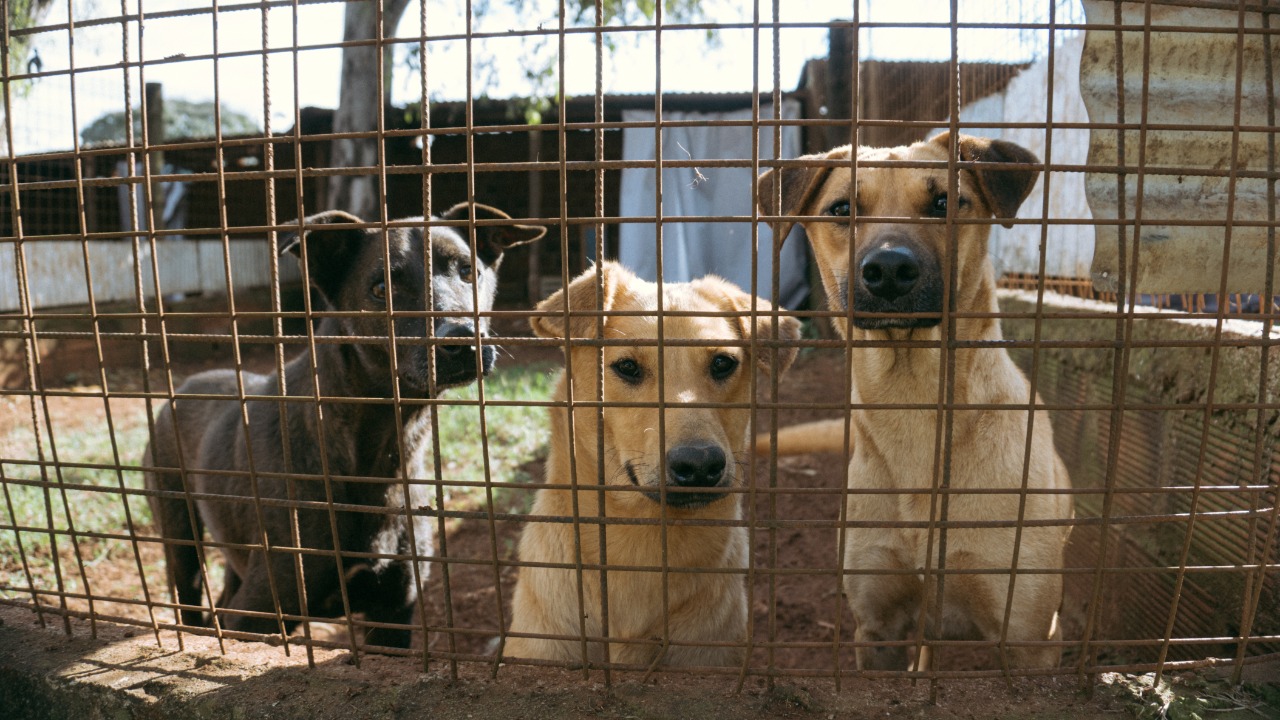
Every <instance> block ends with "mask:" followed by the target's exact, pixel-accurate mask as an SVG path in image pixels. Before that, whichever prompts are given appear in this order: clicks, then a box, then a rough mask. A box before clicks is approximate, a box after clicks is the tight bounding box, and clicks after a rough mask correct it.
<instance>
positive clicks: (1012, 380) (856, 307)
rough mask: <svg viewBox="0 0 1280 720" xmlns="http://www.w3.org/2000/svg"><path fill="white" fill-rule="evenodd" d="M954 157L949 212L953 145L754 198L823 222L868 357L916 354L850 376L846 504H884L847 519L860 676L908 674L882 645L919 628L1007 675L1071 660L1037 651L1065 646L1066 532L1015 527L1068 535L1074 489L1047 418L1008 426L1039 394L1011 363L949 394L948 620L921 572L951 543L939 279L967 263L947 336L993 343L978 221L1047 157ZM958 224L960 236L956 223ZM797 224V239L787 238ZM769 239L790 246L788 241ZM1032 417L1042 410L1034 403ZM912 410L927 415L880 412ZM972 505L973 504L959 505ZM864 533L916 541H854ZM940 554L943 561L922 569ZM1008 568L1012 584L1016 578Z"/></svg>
mask: <svg viewBox="0 0 1280 720" xmlns="http://www.w3.org/2000/svg"><path fill="white" fill-rule="evenodd" d="M955 141H956V145H957V146H958V147H957V150H958V152H959V155H958V159H959V161H960V162H961V163H962V164H961V165H960V170H959V174H958V177H957V178H956V187H955V190H956V192H955V194H954V195H951V194H950V193H949V189H950V183H949V182H948V181H949V178H948V172H947V167H946V163H947V160H948V155H949V153H950V152H951V142H952V141H951V138H950V136H949V135H947V134H943V135H940V136H938V137H935V138H933V139H932V140H928V141H923V142H918V143H915V144H914V145H910V146H907V147H897V148H859V149H858V160H859V162H860V163H862V162H874V161H894V160H901V161H912V162H918V161H935V162H937V163H939V164H938V166H937V167H924V168H922V167H894V166H878V167H865V166H862V165H859V167H858V173H857V187H856V188H854V187H852V176H853V174H852V172H851V168H850V167H849V165H847V164H842V165H835V166H831V165H830V164H828V165H827V166H825V167H821V166H811V167H796V168H790V167H788V168H784V169H781V170H771V171H769V172H766V173H764V174H763V175H761V176H760V179H759V181H758V183H757V193H758V196H757V199H758V202H759V205H760V209H761V212H762V213H763V214H764V215H768V216H797V215H799V216H805V215H807V216H825V217H824V219H823V220H813V221H807V222H804V223H803V224H804V227H805V231H806V232H807V234H808V236H809V241H810V243H811V244H812V246H813V250H814V254H815V256H816V258H817V264H818V267H819V269H820V270H821V273H822V283H823V287H824V289H825V290H826V294H827V298H828V301H829V305H830V307H831V309H832V310H834V311H838V312H840V313H847V312H848V304H849V302H850V301H851V300H852V304H853V308H852V319H853V322H852V327H850V326H849V322H848V319H847V318H844V317H842V318H838V319H836V321H835V324H836V329H837V331H838V332H839V333H840V334H841V335H844V336H848V337H851V338H852V339H853V340H856V341H878V342H881V343H883V342H886V341H902V342H910V343H912V344H911V345H909V346H903V347H885V346H883V345H881V346H874V345H873V346H862V345H857V346H855V347H854V350H853V360H852V363H851V367H850V373H851V375H852V383H851V384H852V388H853V392H852V398H851V401H852V402H853V403H854V404H855V405H861V406H862V407H860V408H858V409H855V410H853V411H852V414H851V417H850V420H849V426H850V438H849V439H850V448H851V454H852V460H851V462H850V464H849V478H848V483H849V487H850V488H852V489H856V490H862V491H865V490H872V491H882V492H872V493H867V494H863V493H857V494H851V495H850V496H849V499H848V503H847V515H848V519H849V521H850V522H851V523H852V524H853V525H854V526H853V527H849V528H847V529H846V530H845V544H844V548H843V555H844V566H845V569H846V573H847V574H846V575H845V591H846V594H847V597H848V599H849V604H850V606H851V608H852V610H853V615H854V617H855V619H856V620H857V623H858V625H857V630H856V633H855V639H856V640H857V641H859V642H882V641H883V642H885V643H886V644H885V645H876V646H871V645H867V646H860V647H859V648H858V652H857V657H858V666H859V667H861V668H864V669H906V668H908V667H910V666H912V664H913V663H912V662H911V657H910V656H911V653H910V652H909V651H908V646H909V645H911V643H910V642H903V643H902V644H899V645H893V644H888V643H892V642H893V641H909V640H911V639H914V638H915V637H917V631H918V629H919V628H920V625H919V623H920V622H922V621H923V623H924V625H923V630H924V634H925V636H926V637H932V635H933V630H934V627H935V621H936V620H937V619H938V615H937V613H941V631H942V632H941V634H942V635H943V637H946V638H977V639H986V640H997V639H1004V640H1005V641H1006V644H1005V645H1004V649H1005V650H1006V651H1007V656H1004V657H1002V658H1001V659H1002V662H1007V663H1008V664H1010V665H1012V666H1015V667H1051V666H1056V665H1057V663H1058V661H1059V659H1060V656H1061V649H1060V648H1059V647H1057V646H1055V645H1049V644H1039V645H1036V644H1025V643H1027V642H1029V641H1046V640H1058V639H1060V636H1061V633H1060V630H1059V628H1058V608H1059V606H1060V604H1061V601H1062V576H1061V574H1060V573H1059V571H1060V570H1061V568H1062V564H1063V548H1064V546H1065V543H1066V539H1067V535H1068V532H1069V528H1068V527H1066V526H1064V525H1061V524H1059V525H1043V526H1034V527H1024V528H1023V529H1022V530H1021V531H1020V534H1019V530H1018V529H1017V528H1016V527H1015V525H1016V524H1017V521H1018V520H1019V518H1020V517H1021V518H1023V519H1025V520H1026V521H1046V520H1047V521H1064V520H1067V519H1069V518H1071V517H1072V501H1071V497H1070V496H1069V494H1067V491H1068V490H1069V489H1070V487H1071V483H1070V479H1069V478H1068V476H1067V471H1066V467H1065V466H1064V465H1063V464H1062V460H1061V459H1060V458H1059V457H1058V454H1057V452H1056V451H1055V450H1054V446H1053V430H1052V428H1051V427H1050V424H1049V416H1048V414H1047V413H1046V412H1045V411H1043V410H1038V411H1036V412H1035V414H1034V418H1032V417H1030V416H1029V414H1028V412H1027V411H1026V410H1024V409H1014V408H1015V407H1016V406H1025V405H1026V404H1027V403H1028V402H1029V401H1030V400H1031V399H1032V392H1031V388H1030V386H1029V384H1028V382H1027V380H1026V378H1025V376H1024V375H1023V374H1022V372H1021V371H1020V370H1019V369H1018V367H1017V366H1016V365H1015V364H1014V363H1013V360H1012V359H1011V358H1010V357H1009V355H1008V353H1007V352H1006V351H1005V350H1004V349H1003V348H1000V347H994V346H987V347H978V348H963V349H958V350H955V353H954V356H955V365H954V367H955V375H954V378H952V379H951V381H950V382H951V385H952V386H953V388H954V407H955V408H957V409H956V410H954V411H953V412H952V414H951V419H952V430H951V455H950V467H949V471H950V474H949V486H950V488H951V490H950V493H951V494H950V495H949V498H948V499H947V503H948V504H947V520H948V522H949V523H952V524H954V523H960V524H961V525H962V526H961V527H951V528H949V529H948V530H947V532H946V556H945V562H944V564H943V567H944V568H945V570H946V571H947V572H948V574H947V575H946V579H945V584H944V596H943V599H942V603H941V604H942V606H941V607H940V608H939V607H937V586H936V580H935V578H936V575H930V576H929V581H928V582H926V581H925V580H924V575H923V568H924V567H925V566H926V565H927V566H929V567H930V568H934V569H937V568H938V567H939V557H938V547H939V540H940V535H939V533H938V532H937V531H935V532H934V533H933V537H932V539H930V538H929V533H928V530H927V527H926V526H927V525H928V524H929V523H930V521H931V519H936V518H937V517H938V515H939V507H938V506H935V505H933V502H932V500H931V492H930V489H931V488H932V487H934V486H935V478H936V477H937V476H938V474H939V473H941V472H942V471H943V468H942V467H941V465H940V462H941V458H942V457H943V456H942V454H941V448H940V446H939V443H940V442H941V441H942V439H943V438H944V435H942V434H940V433H939V432H938V428H939V427H940V425H939V424H940V423H942V422H943V421H944V419H945V418H944V416H943V415H942V414H940V413H939V412H938V411H937V410H936V409H935V408H936V407H937V406H938V404H939V400H940V399H944V398H942V397H941V396H940V394H941V393H943V392H944V388H945V385H944V384H942V383H940V381H939V375H940V373H941V372H942V370H943V365H944V363H945V362H947V358H946V357H945V356H944V355H943V354H942V352H941V351H940V347H941V341H942V338H943V334H942V329H941V327H940V323H941V317H942V311H943V307H944V303H945V302H947V294H948V293H946V292H945V291H944V288H945V287H946V284H945V283H944V274H945V273H947V272H948V271H949V270H951V268H950V263H951V262H952V260H950V259H949V257H948V256H950V258H952V259H953V261H954V263H955V267H954V269H953V270H952V274H951V277H952V278H954V283H955V287H954V288H953V290H952V292H951V293H950V295H951V296H952V297H953V298H954V304H953V305H952V306H951V307H952V308H953V311H954V312H956V313H960V314H962V316H961V317H956V318H954V319H951V320H950V322H951V323H953V324H954V330H955V337H956V340H958V341H960V342H972V341H981V342H987V343H995V342H997V341H999V340H1000V339H1001V334H1000V325H999V321H998V320H997V318H996V317H994V316H977V317H972V316H965V314H979V315H980V314H983V313H996V312H998V310H999V309H998V307H997V305H996V299H995V290H996V284H995V277H994V273H993V272H992V268H991V263H990V261H989V260H988V258H987V237H988V235H989V233H990V224H989V223H983V222H973V221H974V220H979V221H980V220H982V219H984V218H991V217H996V218H1001V219H1007V218H1012V217H1013V216H1014V214H1015V213H1016V212H1017V210H1018V207H1019V206H1020V205H1021V204H1022V202H1023V200H1025V199H1026V197H1027V194H1028V193H1029V192H1030V191H1031V188H1032V186H1033V185H1034V184H1035V182H1036V179H1037V177H1038V176H1039V173H1040V167H1039V165H1040V161H1039V160H1038V159H1037V158H1036V157H1035V155H1033V154H1032V153H1031V152H1029V151H1027V150H1026V149H1024V148H1022V147H1020V146H1018V145H1015V144H1013V143H1009V142H1004V141H1001V140H988V139H986V138H978V137H972V136H966V135H960V136H958V137H957V138H956V139H955ZM850 152H851V147H850V146H845V147H841V148H836V149H835V150H832V151H830V152H829V153H827V154H825V155H814V156H808V157H807V158H802V159H812V160H827V161H830V160H836V161H845V162H848V161H849V159H850ZM988 164H990V165H988ZM779 201H781V205H779ZM854 210H856V215H857V220H856V221H855V223H854V227H853V228H852V231H851V229H850V226H849V216H850V215H851V214H853V213H852V211H854ZM949 215H950V217H951V218H952V219H953V220H954V221H956V222H954V223H953V222H947V221H946V218H948V217H949ZM864 217H866V218H872V217H874V218H877V219H876V220H863V219H862V218H864ZM828 218H829V219H828ZM921 218H933V219H934V221H933V222H928V221H925V222H920V219H921ZM966 221H968V222H966ZM786 225H787V229H789V227H790V223H787V224H786ZM1008 226H1009V224H1008V223H1006V227H1008ZM775 237H779V238H785V237H786V233H785V232H780V233H779V234H777V235H775ZM851 242H852V247H851V246H850V243H851ZM952 243H955V244H954V246H953V245H952ZM1035 400H1036V402H1037V403H1038V402H1039V397H1036V398H1035ZM910 404H914V405H918V406H921V409H887V408H886V409H879V408H877V407H876V406H878V405H898V406H901V405H910ZM967 406H987V407H990V406H1008V407H1010V409H1007V410H1002V409H972V410H968V409H965V408H966V407H967ZM844 428H845V421H844V420H843V419H842V420H838V421H827V422H818V423H809V424H806V425H801V426H796V427H791V428H785V429H784V430H783V431H781V432H780V433H779V437H778V451H779V453H781V454H796V453H801V452H808V451H813V450H830V451H835V452H842V448H843V446H844V437H843V435H844ZM1028 433H1030V442H1028V439H1027V437H1028ZM762 445H763V444H762ZM765 447H766V448H767V445H765ZM1023 488H1026V489H1027V490H1030V491H1031V492H1026V491H1025V490H1024V489H1023ZM969 490H972V491H975V492H972V493H968V492H965V491H969ZM1045 490H1050V491H1053V490H1057V491H1061V492H1060V493H1053V492H1049V493H1045V492H1043V491H1045ZM992 491H996V492H992ZM1001 491H1003V492H1001ZM938 502H939V505H940V504H941V502H942V501H941V500H939V501H938ZM860 523H861V524H865V523H903V524H905V523H912V524H914V526H913V527H894V528H876V527H866V526H862V527H859V526H858V524H860ZM974 523H976V524H977V525H976V526H975V525H974ZM983 524H986V525H985V526H983ZM929 547H932V548H933V550H932V555H933V557H926V555H927V554H928V553H929V550H928V549H927V548H929ZM1011 567H1016V568H1017V573H1016V576H1014V577H1013V578H1012V579H1011V576H1010V572H1009V570H1010V568H1011ZM904 571H905V572H904ZM895 573H896V574H895ZM1010 588H1012V601H1011V602H1010V601H1009V598H1010V592H1011V590H1010ZM1006 606H1007V608H1008V611H1007V613H1006ZM922 608H923V612H922ZM1006 614H1007V627H1006ZM1019 643H1024V644H1019ZM927 664H928V657H927V655H926V656H924V657H919V658H916V659H915V663H914V665H915V666H916V667H921V668H923V667H925V666H927Z"/></svg>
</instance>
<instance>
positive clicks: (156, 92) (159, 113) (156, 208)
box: [142, 82, 165, 230]
mask: <svg viewBox="0 0 1280 720" xmlns="http://www.w3.org/2000/svg"><path fill="white" fill-rule="evenodd" d="M146 99H147V112H146V114H145V115H144V116H143V120H142V121H143V122H144V123H146V130H147V135H146V137H147V145H148V146H150V147H155V146H156V145H161V144H163V143H164V86H163V85H161V84H160V83H158V82H149V83H147V89H146ZM149 157H150V158H151V176H152V178H154V177H155V176H156V175H162V174H163V173H164V151H162V150H152V151H151V152H150V153H149ZM164 205H165V202H164V187H163V186H162V185H161V184H160V182H159V181H158V180H154V179H153V180H152V181H151V213H150V217H151V218H152V219H153V220H154V223H155V227H150V221H148V222H147V225H148V227H149V229H151V230H155V229H157V228H163V227H164Z"/></svg>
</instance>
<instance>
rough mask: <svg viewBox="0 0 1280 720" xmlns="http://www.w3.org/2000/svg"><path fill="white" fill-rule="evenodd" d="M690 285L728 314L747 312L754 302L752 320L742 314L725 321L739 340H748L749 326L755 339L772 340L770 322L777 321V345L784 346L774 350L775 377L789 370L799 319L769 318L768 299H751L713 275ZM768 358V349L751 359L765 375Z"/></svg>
mask: <svg viewBox="0 0 1280 720" xmlns="http://www.w3.org/2000/svg"><path fill="white" fill-rule="evenodd" d="M691 285H692V286H693V288H694V289H695V290H697V291H698V292H699V293H701V294H702V296H703V297H705V298H707V299H708V300H710V301H711V302H712V303H715V304H716V305H719V306H721V307H723V308H724V309H725V310H727V311H729V312H739V313H750V312H751V302H752V300H753V299H754V300H755V311H756V313H757V314H756V316H755V317H754V318H753V317H751V315H749V314H744V315H741V316H739V317H731V318H728V320H729V322H730V323H733V324H734V328H735V329H736V330H737V331H738V336H739V337H740V338H742V339H743V340H750V339H751V328H752V326H753V325H754V327H755V333H756V339H757V340H773V321H774V320H775V319H776V320H778V342H781V343H784V345H783V347H780V348H778V365H777V369H778V374H779V375H781V374H782V373H784V372H786V371H787V368H789V367H791V363H792V362H793V361H794V360H795V359H796V353H797V352H799V350H800V348H799V347H798V346H797V345H796V341H798V340H799V339H800V321H799V320H797V319H795V318H793V317H791V316H789V315H780V316H778V317H777V318H775V317H773V316H772V315H770V313H772V312H773V305H772V304H771V303H770V302H769V301H768V300H765V299H764V298H752V297H751V294H750V293H745V292H743V291H742V290H740V289H739V288H738V286H737V285H734V284H733V283H731V282H729V281H728V280H722V279H721V278H718V277H716V276H714V275H707V276H706V277H702V278H699V279H697V280H694V281H693V282H692V283H691ZM771 358H772V353H771V352H769V348H765V347H760V348H759V350H758V357H756V358H755V360H756V364H757V365H759V366H760V369H761V370H764V371H765V372H766V373H768V372H770V371H771V370H773V367H772V362H771Z"/></svg>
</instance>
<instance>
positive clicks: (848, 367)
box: [773, 0, 871, 690]
mask: <svg viewBox="0 0 1280 720" xmlns="http://www.w3.org/2000/svg"><path fill="white" fill-rule="evenodd" d="M861 9H862V4H861V2H860V0H853V25H852V27H850V28H849V33H850V42H849V45H850V54H851V55H852V58H851V59H850V62H851V63H853V72H852V74H851V75H850V88H849V143H850V148H849V188H850V190H851V192H853V193H854V197H853V198H851V202H850V203H849V224H848V227H847V232H848V242H847V243H846V245H847V246H848V248H849V251H848V255H847V256H846V258H845V261H846V262H847V263H848V267H849V268H853V267H855V265H854V255H855V253H856V252H857V245H858V237H857V236H858V203H857V197H856V195H857V188H858V132H859V129H860V128H859V123H860V122H861V120H862V113H861V109H862V108H861V104H860V100H861V97H862V94H861V85H860V81H861V78H862V72H861V67H862V47H861V42H862V15H861V12H860V11H861ZM867 12H868V14H869V13H870V12H871V3H870V0H868V2H867ZM841 62H843V60H841ZM779 192H781V187H779ZM853 317H854V310H853V303H852V302H845V308H844V317H842V318H835V317H832V318H831V320H830V322H832V323H833V324H834V323H837V322H843V323H844V327H845V331H844V332H843V333H842V335H843V337H844V347H843V348H841V349H842V350H843V352H842V353H841V356H842V360H843V362H844V366H843V371H842V376H841V380H842V383H841V384H842V386H843V387H841V395H840V397H841V399H842V401H843V402H844V403H845V407H843V408H841V415H842V416H843V418H844V422H843V423H842V425H843V428H842V429H843V430H844V438H843V439H842V441H841V447H840V460H841V467H843V468H845V476H844V479H843V481H842V482H841V483H840V519H839V522H838V524H837V529H836V536H837V537H836V572H835V580H836V588H835V593H834V602H835V605H836V607H835V622H834V623H833V624H834V625H835V627H834V629H833V630H832V633H831V634H832V640H831V657H832V663H833V666H834V668H835V673H834V674H835V682H836V689H837V690H839V689H840V685H841V678H842V676H843V673H842V672H841V668H840V635H841V630H843V629H844V628H843V626H844V612H845V605H846V601H845V599H844V591H845V582H846V580H847V578H846V577H845V563H846V562H848V558H847V557H846V553H845V542H846V541H847V539H848V529H849V527H848V525H849V499H850V497H851V496H850V493H849V476H848V473H849V470H848V468H849V466H850V465H851V464H852V463H853V451H854V448H853V447H852V446H851V441H852V438H853V334H852V332H851V331H852V328H853ZM773 442H774V443H775V444H776V443H777V438H776V436H775V437H774V438H773ZM855 640H856V637H855ZM856 652H857V651H856V649H855V653H856ZM857 669H858V668H856V667H855V671H856V670H857Z"/></svg>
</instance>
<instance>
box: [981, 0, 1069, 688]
mask: <svg viewBox="0 0 1280 720" xmlns="http://www.w3.org/2000/svg"><path fill="white" fill-rule="evenodd" d="M1057 9H1058V3H1057V0H1053V1H1052V2H1050V3H1049V43H1048V56H1047V60H1046V65H1047V67H1046V72H1045V78H1046V88H1045V133H1044V159H1043V160H1042V162H1043V164H1044V168H1043V171H1042V173H1041V177H1042V178H1043V191H1044V192H1043V196H1042V200H1041V204H1040V246H1039V248H1038V252H1039V256H1040V261H1039V266H1038V268H1037V273H1036V306H1035V307H1036V309H1035V318H1034V320H1033V321H1032V322H1033V328H1032V331H1031V368H1030V371H1029V372H1028V373H1027V376H1028V377H1027V385H1028V386H1029V392H1028V393H1027V433H1026V444H1025V445H1024V447H1023V449H1022V478H1021V479H1020V480H1019V494H1018V519H1017V524H1016V525H1015V526H1014V531H1013V557H1012V558H1011V559H1010V562H1009V590H1008V592H1007V593H1006V595H1005V600H1004V617H1003V618H1002V619H1001V621H1000V643H999V645H998V648H997V649H998V651H999V655H1000V668H1001V672H1002V673H1003V674H1004V678H1005V682H1006V683H1007V684H1008V685H1009V687H1010V688H1012V683H1013V680H1012V675H1011V674H1010V668H1009V653H1008V640H1009V618H1010V616H1011V614H1012V612H1013V600H1014V589H1015V587H1016V585H1017V582H1018V562H1019V560H1020V558H1021V554H1022V530H1023V526H1024V524H1025V523H1026V516H1027V492H1028V490H1029V487H1030V480H1031V448H1032V444H1033V443H1032V441H1033V439H1034V437H1035V427H1036V412H1037V411H1036V406H1037V404H1038V400H1039V384H1040V350H1041V347H1040V332H1041V321H1042V320H1043V319H1044V294H1045V267H1046V262H1047V258H1046V255H1047V254H1048V249H1049V223H1048V219H1049V198H1050V196H1051V193H1052V188H1053V186H1052V173H1051V172H1050V171H1049V167H1050V166H1051V165H1052V164H1053V125H1054V122H1053V100H1054V97H1055V95H1054V92H1055V90H1054V73H1055V66H1054V63H1055V61H1056V59H1057V54H1056V51H1057V41H1056V32H1057V27H1056V26H1057ZM1049 439H1050V442H1052V440H1053V434H1052V432H1050V434H1049ZM1054 452H1055V453H1056V452H1057V450H1056V449H1054ZM1072 502H1074V497H1072ZM1064 532H1066V531H1065V530H1064ZM1059 621H1061V619H1060V618H1059Z"/></svg>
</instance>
